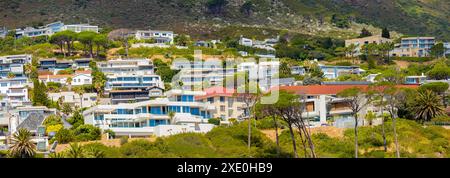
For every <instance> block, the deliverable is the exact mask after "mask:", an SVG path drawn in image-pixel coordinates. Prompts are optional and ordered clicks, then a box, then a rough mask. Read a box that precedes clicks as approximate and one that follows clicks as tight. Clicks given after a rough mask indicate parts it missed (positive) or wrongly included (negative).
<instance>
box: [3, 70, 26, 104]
mask: <svg viewBox="0 0 450 178" xmlns="http://www.w3.org/2000/svg"><path fill="white" fill-rule="evenodd" d="M28 84H29V83H28V79H27V78H25V77H15V78H10V79H0V96H2V99H1V100H0V103H1V107H7V106H8V107H12V108H15V107H19V106H23V105H24V104H26V103H28V102H29V101H30V100H29V97H28Z"/></svg>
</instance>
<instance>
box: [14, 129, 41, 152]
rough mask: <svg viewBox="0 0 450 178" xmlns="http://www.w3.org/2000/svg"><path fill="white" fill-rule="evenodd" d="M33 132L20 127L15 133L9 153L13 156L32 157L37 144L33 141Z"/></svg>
mask: <svg viewBox="0 0 450 178" xmlns="http://www.w3.org/2000/svg"><path fill="white" fill-rule="evenodd" d="M31 136H32V135H31V132H30V131H28V130H27V129H25V128H20V129H19V130H18V131H17V132H16V133H14V135H13V138H12V140H13V142H14V144H13V146H12V147H11V148H10V151H9V154H10V157H13V158H32V157H34V155H35V154H36V145H34V143H33V142H32V141H31V139H32V137H31Z"/></svg>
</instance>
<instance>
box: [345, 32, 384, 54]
mask: <svg viewBox="0 0 450 178" xmlns="http://www.w3.org/2000/svg"><path fill="white" fill-rule="evenodd" d="M387 42H392V40H391V39H388V38H384V37H382V36H381V35H374V36H369V37H364V38H355V39H349V40H345V47H349V46H350V45H352V44H353V45H355V46H356V50H355V51H354V52H355V53H354V54H353V55H354V56H359V55H361V54H363V52H361V47H362V46H364V45H368V44H372V43H374V44H381V43H387ZM347 56H349V57H350V54H347Z"/></svg>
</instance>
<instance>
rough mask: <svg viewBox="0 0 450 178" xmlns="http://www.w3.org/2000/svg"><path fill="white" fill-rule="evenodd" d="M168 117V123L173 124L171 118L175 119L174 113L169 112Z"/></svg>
mask: <svg viewBox="0 0 450 178" xmlns="http://www.w3.org/2000/svg"><path fill="white" fill-rule="evenodd" d="M168 115H169V118H170V121H169V123H172V122H173V118H174V117H175V112H173V111H170V112H169V114H168Z"/></svg>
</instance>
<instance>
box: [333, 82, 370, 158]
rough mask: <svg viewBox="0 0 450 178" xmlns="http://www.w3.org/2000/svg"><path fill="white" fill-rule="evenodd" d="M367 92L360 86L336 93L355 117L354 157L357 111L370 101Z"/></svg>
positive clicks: (356, 148) (356, 136) (356, 140)
mask: <svg viewBox="0 0 450 178" xmlns="http://www.w3.org/2000/svg"><path fill="white" fill-rule="evenodd" d="M368 94H369V93H367V94H366V93H364V92H363V91H362V90H361V89H360V88H357V87H355V88H349V89H345V90H343V91H341V92H339V93H338V96H339V97H342V98H343V99H344V102H345V103H347V105H348V106H349V107H350V108H351V110H352V116H353V118H354V119H355V128H354V131H355V158H358V113H359V112H360V111H361V110H362V109H363V108H365V107H366V106H367V105H368V104H369V103H370V95H368Z"/></svg>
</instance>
